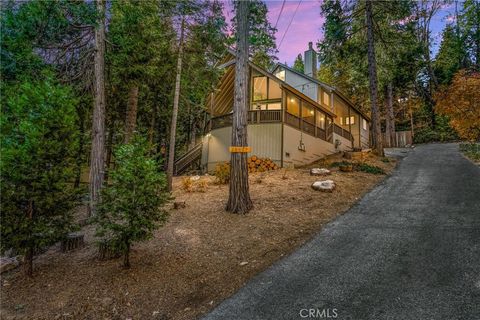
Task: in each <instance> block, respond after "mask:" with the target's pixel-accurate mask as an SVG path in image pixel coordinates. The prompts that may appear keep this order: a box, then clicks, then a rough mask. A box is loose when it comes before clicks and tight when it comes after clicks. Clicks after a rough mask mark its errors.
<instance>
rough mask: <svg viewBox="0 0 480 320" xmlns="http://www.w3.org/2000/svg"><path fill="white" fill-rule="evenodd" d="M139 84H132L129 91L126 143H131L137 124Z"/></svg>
mask: <svg viewBox="0 0 480 320" xmlns="http://www.w3.org/2000/svg"><path fill="white" fill-rule="evenodd" d="M137 108H138V86H132V87H131V88H130V91H129V93H128V104H127V116H126V118H125V140H124V142H125V143H129V142H130V139H131V138H132V136H133V133H134V131H135V128H136V126H137Z"/></svg>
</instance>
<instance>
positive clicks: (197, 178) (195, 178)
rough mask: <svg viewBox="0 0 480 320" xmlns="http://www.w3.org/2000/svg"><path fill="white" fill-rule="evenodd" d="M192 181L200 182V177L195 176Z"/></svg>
mask: <svg viewBox="0 0 480 320" xmlns="http://www.w3.org/2000/svg"><path fill="white" fill-rule="evenodd" d="M190 180H192V181H197V180H200V176H193V177H190Z"/></svg>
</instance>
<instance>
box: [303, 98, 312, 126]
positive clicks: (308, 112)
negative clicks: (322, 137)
mask: <svg viewBox="0 0 480 320" xmlns="http://www.w3.org/2000/svg"><path fill="white" fill-rule="evenodd" d="M314 110H315V109H314V108H313V106H312V105H311V104H308V103H306V102H303V103H302V119H303V121H305V122H308V123H310V124H315V111H314Z"/></svg>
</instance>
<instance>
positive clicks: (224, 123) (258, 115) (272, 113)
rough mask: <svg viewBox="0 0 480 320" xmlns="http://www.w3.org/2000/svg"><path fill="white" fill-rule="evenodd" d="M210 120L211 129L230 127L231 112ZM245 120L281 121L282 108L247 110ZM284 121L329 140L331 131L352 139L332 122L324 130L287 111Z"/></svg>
mask: <svg viewBox="0 0 480 320" xmlns="http://www.w3.org/2000/svg"><path fill="white" fill-rule="evenodd" d="M211 121H212V129H219V128H224V127H231V126H232V114H231V113H230V114H226V115H223V116H219V117H215V118H213V119H212V120H211ZM247 121H248V124H256V123H273V122H282V110H250V111H248V115H247ZM285 123H286V124H288V125H290V126H292V127H295V128H298V129H300V126H301V128H302V130H303V131H304V132H305V133H308V134H310V135H312V136H316V137H317V138H320V139H323V140H326V141H330V140H331V137H332V131H333V132H334V133H336V134H338V135H339V136H342V137H344V138H345V139H347V140H350V141H351V140H352V139H353V136H352V134H351V133H350V132H349V131H348V130H346V129H343V128H342V127H340V126H339V125H336V124H333V126H332V127H331V128H328V126H327V128H325V130H324V129H322V128H319V127H316V126H315V125H313V124H311V123H309V122H307V121H305V120H301V119H300V118H299V117H297V116H295V115H293V114H290V113H288V112H285ZM332 129H333V130H332Z"/></svg>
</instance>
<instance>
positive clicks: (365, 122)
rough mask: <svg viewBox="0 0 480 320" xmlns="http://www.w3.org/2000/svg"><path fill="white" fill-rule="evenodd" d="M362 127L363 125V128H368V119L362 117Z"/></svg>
mask: <svg viewBox="0 0 480 320" xmlns="http://www.w3.org/2000/svg"><path fill="white" fill-rule="evenodd" d="M362 127H363V130H367V120H365V119H362Z"/></svg>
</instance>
